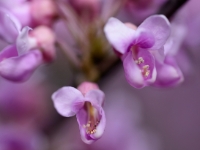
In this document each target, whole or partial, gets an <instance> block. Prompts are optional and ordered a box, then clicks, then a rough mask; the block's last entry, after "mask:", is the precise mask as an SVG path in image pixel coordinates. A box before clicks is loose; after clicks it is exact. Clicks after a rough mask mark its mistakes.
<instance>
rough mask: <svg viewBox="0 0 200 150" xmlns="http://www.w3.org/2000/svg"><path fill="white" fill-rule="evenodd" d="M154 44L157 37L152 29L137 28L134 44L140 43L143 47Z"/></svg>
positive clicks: (149, 46)
mask: <svg viewBox="0 0 200 150" xmlns="http://www.w3.org/2000/svg"><path fill="white" fill-rule="evenodd" d="M154 44H155V39H154V36H153V34H152V33H151V32H150V31H148V30H144V29H142V30H141V29H139V30H136V37H135V41H134V45H138V46H139V47H141V48H151V47H152V46H153V45H154Z"/></svg>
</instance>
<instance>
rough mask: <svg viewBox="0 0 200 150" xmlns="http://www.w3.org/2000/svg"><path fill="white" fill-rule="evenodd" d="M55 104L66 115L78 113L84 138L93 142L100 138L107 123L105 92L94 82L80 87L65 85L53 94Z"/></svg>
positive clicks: (88, 141) (85, 140) (86, 141)
mask: <svg viewBox="0 0 200 150" xmlns="http://www.w3.org/2000/svg"><path fill="white" fill-rule="evenodd" d="M52 99H53V102H54V106H55V108H56V110H57V111H58V113H59V114H61V115H62V116H65V117H71V116H74V115H76V118H77V121H78V124H79V129H80V134H81V138H82V140H83V141H84V142H85V143H87V144H91V143H92V142H94V141H96V140H97V139H99V138H100V137H101V136H102V134H103V132H104V128H105V125H106V118H105V114H104V110H103V108H102V104H103V101H104V93H103V92H102V91H101V90H99V88H98V86H97V85H96V84H94V83H90V82H84V83H82V84H81V85H80V86H79V87H78V89H75V88H73V87H69V86H67V87H63V88H61V89H59V90H58V91H56V92H55V93H54V94H53V95H52Z"/></svg>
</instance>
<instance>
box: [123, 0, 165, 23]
mask: <svg viewBox="0 0 200 150" xmlns="http://www.w3.org/2000/svg"><path fill="white" fill-rule="evenodd" d="M166 1H168V0H127V1H126V4H125V7H124V8H123V9H122V11H121V13H119V18H120V19H123V18H127V19H128V20H131V21H132V22H134V23H135V24H139V23H141V22H142V21H143V20H145V18H147V17H149V16H150V15H153V14H155V13H157V11H158V10H159V8H160V7H161V5H162V4H164V3H165V2H166Z"/></svg>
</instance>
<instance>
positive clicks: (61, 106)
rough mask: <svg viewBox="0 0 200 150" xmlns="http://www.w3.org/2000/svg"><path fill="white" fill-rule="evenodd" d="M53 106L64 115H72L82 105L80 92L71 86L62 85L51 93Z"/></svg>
mask: <svg viewBox="0 0 200 150" xmlns="http://www.w3.org/2000/svg"><path fill="white" fill-rule="evenodd" d="M52 99H53V102H54V107H55V108H56V110H57V111H58V113H59V114H60V115H62V116H65V117H71V116H74V115H75V114H76V113H77V112H78V111H79V109H80V108H82V107H83V105H84V101H83V99H84V97H83V95H82V94H81V92H80V91H79V90H77V89H75V88H73V87H63V88H61V89H59V90H57V91H56V92H54V94H53V95H52Z"/></svg>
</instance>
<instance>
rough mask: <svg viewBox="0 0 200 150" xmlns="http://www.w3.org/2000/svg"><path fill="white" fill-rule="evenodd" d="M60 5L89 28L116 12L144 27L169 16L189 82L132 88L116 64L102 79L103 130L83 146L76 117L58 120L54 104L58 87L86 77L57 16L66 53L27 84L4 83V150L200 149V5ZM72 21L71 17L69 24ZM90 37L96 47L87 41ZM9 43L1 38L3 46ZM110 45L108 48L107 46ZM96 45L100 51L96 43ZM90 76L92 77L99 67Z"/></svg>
mask: <svg viewBox="0 0 200 150" xmlns="http://www.w3.org/2000/svg"><path fill="white" fill-rule="evenodd" d="M1 1H2V2H3V1H4V0H1ZM31 1H32V0H30V1H26V3H29V2H31ZM35 1H36V2H37V0H35ZM44 1H45V0H44ZM47 1H50V0H47ZM54 2H55V1H54ZM63 3H64V4H66V5H67V6H68V7H70V8H71V9H74V12H76V13H77V14H76V15H77V16H78V17H79V19H80V20H79V21H80V24H79V25H80V26H83V27H86V29H87V27H89V28H92V26H95V25H96V24H97V23H99V22H98V21H97V22H95V23H93V20H98V19H99V18H104V20H107V19H108V16H111V15H113V16H115V17H117V18H119V19H120V20H121V21H123V22H131V23H133V24H135V25H139V24H140V23H141V22H142V21H143V20H144V19H145V18H147V17H148V16H150V15H153V14H158V13H163V14H165V15H166V16H167V17H168V18H169V20H170V22H171V24H173V25H174V24H175V25H176V26H178V28H176V29H177V30H178V29H180V28H181V29H183V31H182V32H183V33H184V34H183V35H182V36H181V40H180V41H181V42H180V41H179V40H177V41H178V42H179V45H178V47H179V52H178V53H177V55H176V56H175V58H176V60H177V62H178V64H179V66H180V67H181V69H182V72H183V74H184V82H183V83H181V84H179V85H177V86H175V87H165V88H158V87H145V88H143V89H135V88H133V87H131V86H130V85H129V84H128V83H127V82H126V79H125V77H124V72H123V66H122V64H121V62H120V61H119V60H117V59H114V63H113V62H112V63H111V64H110V65H109V67H108V68H107V69H106V71H104V73H103V74H102V75H100V76H99V77H98V80H97V83H98V84H99V87H100V89H101V90H102V91H104V92H105V95H106V99H105V104H104V109H105V113H106V118H107V125H106V129H105V133H104V135H103V136H102V138H101V139H99V140H98V141H96V142H95V143H93V144H91V145H86V144H84V143H83V142H82V141H81V138H80V135H79V129H78V124H77V122H76V118H75V117H72V118H65V117H62V116H60V115H59V114H58V113H57V112H56V110H55V108H54V106H53V103H52V100H51V95H52V93H53V92H54V91H56V90H57V89H59V88H61V87H63V86H77V83H79V82H80V81H82V80H83V75H82V74H81V73H80V70H79V71H77V70H76V69H75V68H74V66H73V65H72V64H71V62H70V58H71V57H72V56H71V55H70V54H69V53H71V52H72V53H76V54H77V55H79V54H80V50H79V49H80V47H78V46H77V45H76V44H75V43H76V41H75V40H74V38H73V36H72V35H71V32H70V31H69V30H70V29H69V28H67V27H68V26H66V25H65V20H63V18H56V20H54V22H53V23H52V22H50V23H51V29H52V30H53V31H54V33H55V35H56V38H57V39H59V41H62V42H64V44H65V47H66V46H67V48H66V49H64V51H63V50H61V49H63V47H62V48H60V47H57V48H56V59H55V60H54V61H53V62H51V63H49V64H46V65H43V66H41V67H39V68H38V69H37V70H36V71H35V72H34V74H33V75H32V76H31V78H30V79H29V80H28V81H26V82H23V83H14V82H11V81H8V80H5V79H3V78H0V150H110V149H114V150H200V142H199V141H200V78H199V77H200V59H199V58H200V34H199V31H200V15H199V14H200V10H199V6H200V2H199V0H190V1H178V0H177V1H172V0H127V1H123V2H120V0H119V1H118V0H116V1H115V0H74V1H73V0H72V1H70V0H69V1H67V0H66V1H63ZM63 3H62V4H63ZM118 3H119V4H118ZM0 4H1V3H0ZM122 4H123V5H122ZM0 7H2V6H1V5H0ZM43 7H45V8H46V7H48V5H44V6H43ZM68 7H66V8H68ZM14 8H15V7H12V9H14ZM36 8H37V7H36ZM38 8H39V6H38ZM56 8H57V7H56ZM59 8H60V9H61V7H59ZM85 12H87V13H85ZM66 13H69V12H66ZM70 16H71V17H72V18H70ZM73 17H74V16H73V15H72V14H70V13H69V14H68V21H70V19H73ZM38 24H39V23H38ZM34 26H36V25H34ZM34 26H33V28H34ZM96 26H97V27H99V25H96ZM96 26H95V27H96ZM95 27H94V28H95ZM95 30H96V28H95ZM100 31H101V30H100ZM173 32H176V30H174V31H173ZM76 34H81V33H76ZM179 38H180V37H179ZM85 40H86V41H87V40H88V41H89V43H90V42H91V39H90V38H88V37H85ZM101 44H104V42H102V43H101ZM101 44H100V46H101ZM6 45H7V43H6V42H5V41H3V40H0V49H3V48H4V47H5V46H6ZM105 45H106V46H105V48H108V49H111V47H109V46H107V43H106V42H105ZM68 48H69V49H68ZM95 48H96V49H99V48H98V44H97V47H95ZM65 50H66V51H65ZM84 50H85V48H84ZM69 51H70V52H69ZM97 53H98V52H97ZM66 54H69V55H68V57H66ZM98 54H99V53H98ZM100 54H101V53H100ZM98 59H99V58H98ZM85 71H86V72H87V69H86V70H84V72H85ZM89 72H90V74H89V77H91V76H92V77H91V78H93V72H95V70H92V71H91V70H90V71H89ZM91 72H92V73H91ZM95 73H96V72H95ZM95 73H94V74H95ZM91 74H92V75H91ZM95 75H96V74H95ZM95 75H94V76H95ZM86 79H88V78H86Z"/></svg>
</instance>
